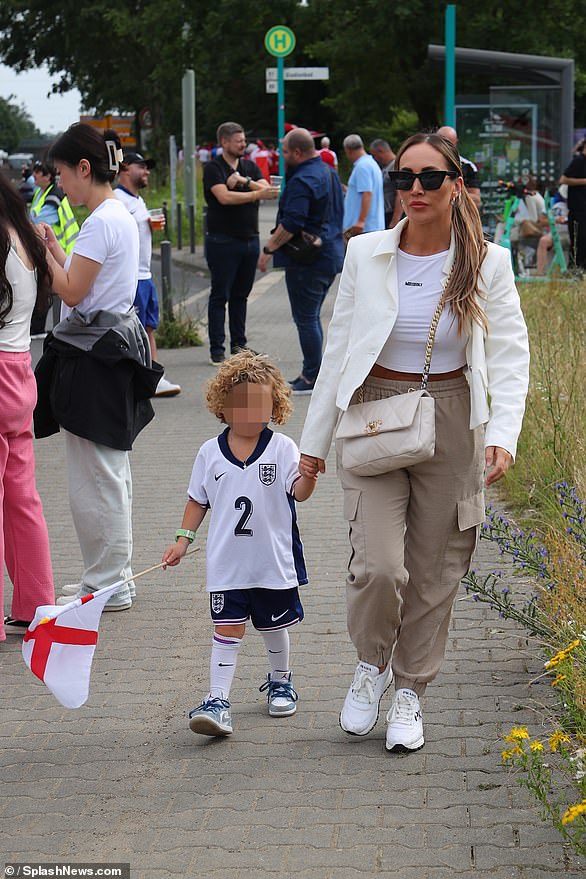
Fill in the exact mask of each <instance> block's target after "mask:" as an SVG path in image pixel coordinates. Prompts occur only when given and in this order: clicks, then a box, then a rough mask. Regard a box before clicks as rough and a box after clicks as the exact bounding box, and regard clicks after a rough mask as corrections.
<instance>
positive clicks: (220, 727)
mask: <svg viewBox="0 0 586 879" xmlns="http://www.w3.org/2000/svg"><path fill="white" fill-rule="evenodd" d="M230 708H231V705H230V703H229V702H228V700H227V699H219V698H218V697H217V696H208V697H207V699H204V701H203V702H202V703H201V705H198V706H197V708H192V710H191V711H190V712H189V714H188V717H189V729H190V730H191V731H192V732H194V733H201V734H202V735H203V736H229V735H231V734H232V732H233V729H232V713H231V711H230Z"/></svg>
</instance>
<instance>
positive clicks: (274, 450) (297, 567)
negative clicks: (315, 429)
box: [188, 427, 307, 592]
mask: <svg viewBox="0 0 586 879" xmlns="http://www.w3.org/2000/svg"><path fill="white" fill-rule="evenodd" d="M228 430H229V429H228V428H226V430H225V431H224V432H223V433H221V434H220V436H218V437H214V438H213V439H211V440H208V441H207V442H205V443H204V444H203V446H202V447H201V448H200V450H199V452H198V453H197V457H196V459H195V463H194V465H193V472H192V474H191V480H190V482H189V492H188V493H189V497H190V498H191V499H192V500H194V501H197V502H198V503H199V504H201V505H202V506H208V505H209V507H210V508H211V520H210V526H209V531H208V539H207V544H206V566H207V591H208V592H224V591H226V590H229V589H253V588H255V587H260V588H263V589H292V588H293V587H294V586H299V585H302V584H304V583H307V573H306V570H305V562H304V559H303V547H302V545H301V540H300V538H299V531H298V528H297V516H296V513H295V500H294V498H293V496H292V494H291V492H292V489H293V485H294V483H295V481H296V480H297V479H298V478H299V471H298V463H299V450H298V448H297V446H296V445H295V443H294V442H293V440H292V439H289V437H287V436H284V435H283V434H282V433H273V431H272V430H270V429H269V428H268V427H267V428H265V429H264V430H263V432H262V433H261V435H260V438H259V442H258V444H257V447H256V449H255V450H254V452H253V453H252V455H250V457H249V458H248V459H247V461H246V463H245V464H243V463H242V461H238V460H237V459H236V458H235V457H234V455H233V454H232V452H231V451H230V447H229V446H228Z"/></svg>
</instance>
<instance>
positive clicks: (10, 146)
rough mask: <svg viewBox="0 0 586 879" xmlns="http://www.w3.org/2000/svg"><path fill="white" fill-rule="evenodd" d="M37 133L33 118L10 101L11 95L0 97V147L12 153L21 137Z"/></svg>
mask: <svg viewBox="0 0 586 879" xmlns="http://www.w3.org/2000/svg"><path fill="white" fill-rule="evenodd" d="M38 134H39V132H38V131H37V129H36V127H35V124H34V122H33V120H32V119H31V118H30V116H29V115H28V113H27V112H26V110H24V109H23V108H22V107H19V106H18V105H17V104H15V103H14V102H13V101H12V95H11V96H10V97H9V98H8V99H6V98H0V149H3V150H6V152H7V153H13V152H15V150H16V148H17V147H18V145H19V143H20V141H21V140H22V139H23V138H25V137H30V136H34V135H38Z"/></svg>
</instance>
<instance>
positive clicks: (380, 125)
mask: <svg viewBox="0 0 586 879" xmlns="http://www.w3.org/2000/svg"><path fill="white" fill-rule="evenodd" d="M418 126H419V121H418V119H417V113H415V112H414V111H413V110H406V109H405V108H404V107H391V108H390V110H389V120H388V121H385V122H373V123H371V124H369V125H363V126H361V128H360V130H359V131H358V132H357V134H360V136H361V137H362V139H363V141H364V144H365V146H366V148H367V149H368V145H369V144H370V143H372V141H373V140H374V139H375V138H377V137H382V138H383V140H386V141H388V143H389V144H390V146H391V149H393V150H394V151H395V152H396V150H397V149H398V147H399V146H400V145H401V143H402V142H403V141H404V140H405V139H406V138H407V137H409V135H410V134H413V132H414V131H417V128H418Z"/></svg>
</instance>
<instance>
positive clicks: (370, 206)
mask: <svg viewBox="0 0 586 879" xmlns="http://www.w3.org/2000/svg"><path fill="white" fill-rule="evenodd" d="M344 152H345V153H346V155H347V156H348V158H349V159H350V161H351V162H352V164H353V166H354V167H353V168H352V173H351V174H350V179H349V180H348V189H347V191H346V199H345V201H344V236H345V237H346V238H351V237H352V236H353V235H361V234H362V233H363V232H377V231H380V230H382V229H384V228H385V201H384V195H383V180H382V176H381V172H380V168H379V166H378V165H377V163H376V162H375V160H374V159H373V158H372V156H369V154H368V153H367V152H366V150H365V149H364V144H363V143H362V138H361V137H360V135H358V134H349V135H348V137H345V138H344Z"/></svg>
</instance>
